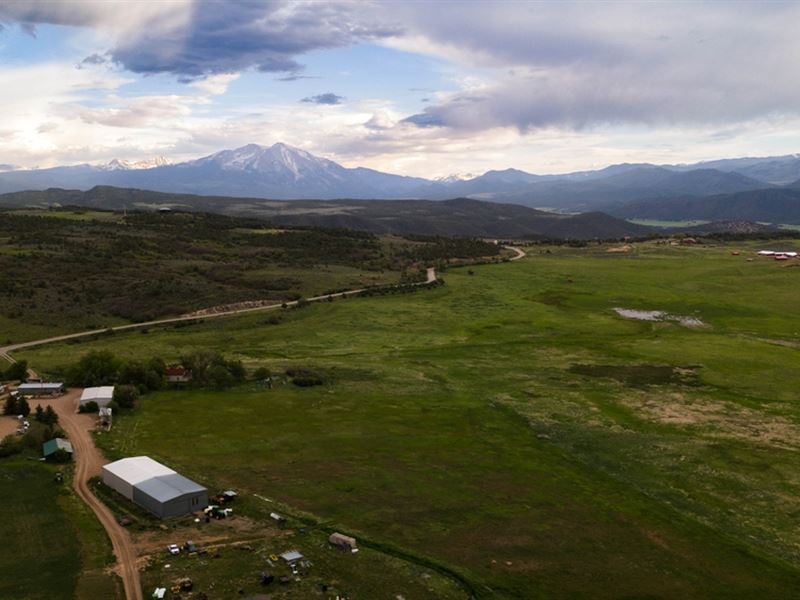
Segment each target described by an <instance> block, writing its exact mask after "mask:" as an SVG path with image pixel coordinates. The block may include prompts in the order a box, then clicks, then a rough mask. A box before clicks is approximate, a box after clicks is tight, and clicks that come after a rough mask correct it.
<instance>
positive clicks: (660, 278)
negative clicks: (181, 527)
mask: <svg viewBox="0 0 800 600" xmlns="http://www.w3.org/2000/svg"><path fill="white" fill-rule="evenodd" d="M794 244H795V245H796V242H795V243H794ZM772 245H773V246H775V245H777V246H781V247H784V246H785V247H786V248H787V249H788V248H789V247H791V246H792V245H793V243H792V242H787V243H786V244H780V243H779V244H775V243H774V242H773V243H772ZM734 249H735V250H738V251H741V255H738V256H733V255H731V250H734ZM755 249H756V246H755V245H753V244H738V245H730V246H718V247H715V248H703V247H672V246H665V245H656V244H642V245H639V244H634V245H633V246H632V247H631V248H627V249H618V250H625V251H618V252H608V251H607V250H608V247H603V246H600V247H596V246H594V247H590V248H585V249H567V248H550V249H545V248H538V247H537V248H531V249H529V253H530V254H529V257H528V258H527V259H524V260H522V261H519V262H516V263H509V264H502V265H491V266H484V267H472V268H470V269H469V270H468V269H466V268H465V269H458V270H453V271H450V272H448V273H445V274H444V277H445V279H446V281H447V285H446V286H444V287H442V288H438V289H436V290H433V291H425V292H419V293H417V294H412V295H404V296H394V297H383V298H365V299H353V300H347V301H342V302H334V303H331V304H327V303H326V304H321V305H313V306H309V307H306V308H303V309H301V310H294V311H287V312H286V314H285V315H284V316H283V319H282V321H281V322H280V324H277V325H274V324H273V325H269V324H267V323H266V320H267V317H268V315H263V314H262V315H250V316H248V317H243V318H237V319H231V320H222V321H217V322H207V323H204V324H200V325H195V326H191V327H184V328H181V329H166V330H151V331H150V332H149V333H147V334H146V335H142V334H140V333H132V334H126V335H114V336H111V337H107V338H104V339H102V340H98V341H93V342H91V343H81V344H72V345H62V346H50V347H44V348H41V349H38V350H34V351H28V352H25V353H20V355H19V358H27V359H28V360H29V361H31V363H32V364H33V366H34V367H35V368H39V369H41V370H47V369H49V370H51V371H57V370H58V369H59V368H60V367H63V366H64V365H65V364H67V363H68V362H71V361H72V360H74V359H75V358H76V357H77V356H79V355H81V354H82V353H84V352H87V351H88V350H90V349H100V348H107V349H112V350H114V351H116V352H117V353H119V354H120V355H123V354H124V355H125V356H141V357H143V358H144V357H149V356H151V355H160V356H162V357H164V358H167V359H174V358H177V357H178V356H179V355H180V354H183V353H185V352H187V351H189V350H191V349H193V348H205V347H208V348H214V349H216V350H219V351H221V352H223V353H224V354H226V355H227V356H234V357H238V358H241V359H242V360H244V361H245V362H246V364H248V366H252V367H255V366H261V365H263V366H267V367H270V368H271V369H272V370H273V371H279V370H281V369H283V368H285V367H288V366H293V365H302V366H309V367H316V368H319V369H323V370H327V372H328V373H329V374H330V376H331V378H332V381H331V382H330V383H329V384H327V385H325V386H320V387H315V388H296V387H294V386H291V385H290V384H284V385H278V386H276V387H275V388H274V389H265V388H263V387H261V386H258V385H256V384H251V385H249V386H244V387H242V388H240V389H237V390H234V391H227V392H207V391H174V392H161V393H158V394H155V395H150V396H147V397H145V398H144V399H143V401H142V403H141V406H140V408H139V409H138V410H137V411H135V413H133V414H132V415H130V416H127V417H123V418H122V419H120V420H119V422H118V424H117V426H116V428H115V433H114V434H113V435H112V436H110V437H103V438H102V440H103V442H102V443H103V444H104V446H105V447H106V449H107V451H108V453H109V454H110V455H111V456H112V457H113V456H121V455H132V454H139V453H148V454H150V455H152V456H154V457H155V458H158V459H162V460H164V461H166V462H168V463H170V464H171V465H173V466H179V467H181V468H182V469H183V470H185V471H186V472H187V473H188V474H190V475H191V476H193V477H196V478H198V479H200V480H202V481H205V482H208V483H209V484H213V485H214V486H228V485H230V486H234V487H237V488H238V489H241V490H243V491H245V492H251V493H258V494H262V495H265V496H268V497H270V498H275V499H277V500H279V501H280V502H283V503H285V504H287V505H289V506H292V507H295V508H297V509H299V510H302V511H306V512H309V513H313V514H315V515H317V516H318V517H320V518H321V519H324V520H327V521H329V522H331V523H334V524H341V525H342V526H344V527H345V528H346V529H347V530H349V531H353V532H356V533H357V534H358V533H360V534H362V535H363V536H365V537H366V538H369V539H371V540H373V541H377V542H385V543H389V544H391V545H392V546H394V547H397V548H401V549H404V550H406V551H408V552H410V553H413V554H415V555H417V556H420V557H426V558H429V559H431V560H433V561H435V562H437V563H440V564H443V565H448V566H450V567H453V568H455V569H456V570H458V571H459V572H460V573H462V574H463V575H464V576H465V577H466V578H467V579H469V580H470V581H471V582H472V583H473V584H474V585H475V588H476V589H477V591H478V592H479V595H481V596H485V597H493V596H496V597H508V598H512V597H524V598H536V597H543V598H576V597H586V598H589V597H591V598H621V597H627V598H634V597H636V598H709V597H714V598H753V597H760V598H787V597H791V596H792V595H794V594H795V593H796V590H797V589H798V586H800V530H798V528H797V515H798V514H800V512H799V511H800V475H798V474H800V459H799V458H798V450H800V441H798V440H800V436H799V435H798V433H800V408H798V406H797V389H800V372H799V371H798V370H797V368H796V365H797V358H798V351H799V350H798V348H799V347H800V325H798V320H797V311H796V299H797V297H798V294H799V293H800V268H792V267H791V266H789V265H791V264H793V263H792V261H789V263H779V262H776V261H772V260H764V259H756V260H753V261H748V259H749V258H752V257H753V256H754V255H753V251H754V250H755ZM470 271H471V272H472V274H470ZM615 308H622V309H637V310H642V311H664V312H665V313H668V315H666V316H664V317H663V318H662V319H661V320H658V321H637V320H633V319H627V318H622V317H620V316H619V315H618V314H617V313H616V312H615V310H614V309H615ZM698 321H699V322H698ZM387 597H388V596H387Z"/></svg>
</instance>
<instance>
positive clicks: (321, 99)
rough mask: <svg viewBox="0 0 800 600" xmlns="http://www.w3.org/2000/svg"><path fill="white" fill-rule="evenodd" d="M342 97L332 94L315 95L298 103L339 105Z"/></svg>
mask: <svg viewBox="0 0 800 600" xmlns="http://www.w3.org/2000/svg"><path fill="white" fill-rule="evenodd" d="M342 100H344V96H338V95H336V94H334V93H333V92H326V93H325V94H317V95H316V96H309V97H307V98H303V99H302V100H300V102H305V103H307V104H341V103H342Z"/></svg>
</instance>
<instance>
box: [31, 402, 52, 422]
mask: <svg viewBox="0 0 800 600" xmlns="http://www.w3.org/2000/svg"><path fill="white" fill-rule="evenodd" d="M48 408H50V407H49V406H48ZM51 410H52V409H51ZM35 412H36V414H35V415H34V417H33V418H34V419H36V420H37V421H39V423H44V409H43V408H42V405H41V404H37V405H36V411H35Z"/></svg>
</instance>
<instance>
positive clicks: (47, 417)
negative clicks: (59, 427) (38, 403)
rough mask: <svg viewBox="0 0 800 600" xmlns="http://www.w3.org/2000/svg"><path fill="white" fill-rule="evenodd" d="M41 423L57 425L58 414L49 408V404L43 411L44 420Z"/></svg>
mask: <svg viewBox="0 0 800 600" xmlns="http://www.w3.org/2000/svg"><path fill="white" fill-rule="evenodd" d="M38 408H41V407H38ZM42 422H43V423H44V424H45V425H55V424H56V423H58V414H57V413H56V411H54V410H53V407H52V406H50V405H49V404H48V405H47V409H46V410H45V411H44V420H43V421H42Z"/></svg>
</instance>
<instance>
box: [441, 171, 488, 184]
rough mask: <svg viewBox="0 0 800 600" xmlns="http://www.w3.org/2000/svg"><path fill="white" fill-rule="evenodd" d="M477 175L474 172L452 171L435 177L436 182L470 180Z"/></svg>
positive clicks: (446, 182)
mask: <svg viewBox="0 0 800 600" xmlns="http://www.w3.org/2000/svg"><path fill="white" fill-rule="evenodd" d="M476 177H477V175H475V174H474V173H450V175H442V176H441V177H434V179H433V180H434V181H435V182H436V183H444V184H448V183H456V182H457V181H468V180H470V179H475V178H476Z"/></svg>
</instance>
